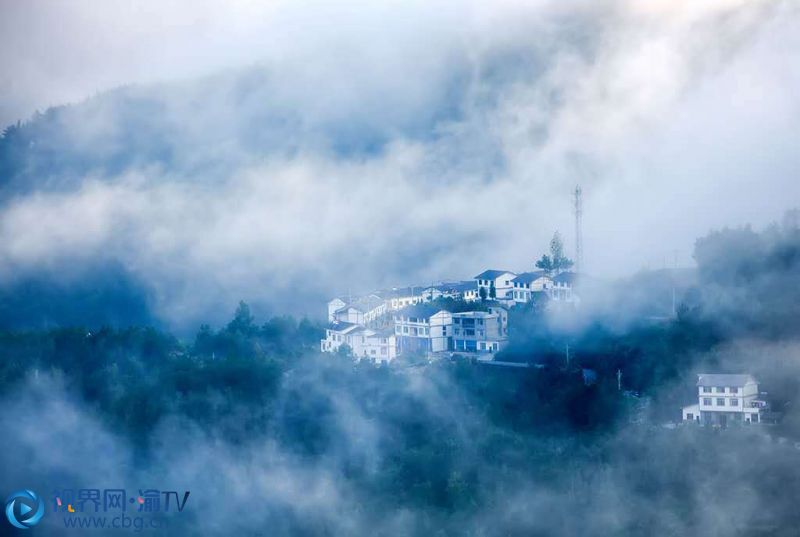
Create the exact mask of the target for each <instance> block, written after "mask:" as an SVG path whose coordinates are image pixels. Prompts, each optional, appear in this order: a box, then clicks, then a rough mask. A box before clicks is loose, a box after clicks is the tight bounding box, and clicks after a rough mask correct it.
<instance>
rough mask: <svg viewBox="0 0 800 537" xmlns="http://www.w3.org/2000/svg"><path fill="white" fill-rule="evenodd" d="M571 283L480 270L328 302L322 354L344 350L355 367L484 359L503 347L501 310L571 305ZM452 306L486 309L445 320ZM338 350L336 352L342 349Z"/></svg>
mask: <svg viewBox="0 0 800 537" xmlns="http://www.w3.org/2000/svg"><path fill="white" fill-rule="evenodd" d="M576 279H577V275H576V273H575V272H570V271H563V272H558V273H557V274H553V273H552V272H551V271H544V270H541V271H534V272H522V273H515V272H511V271H507V270H494V269H490V270H485V271H484V272H482V273H480V274H478V275H477V276H475V277H474V278H473V279H472V280H466V281H459V282H454V283H440V284H437V285H430V286H412V287H403V288H393V289H388V290H380V291H375V292H373V293H369V294H367V295H364V296H358V297H336V298H334V299H332V300H330V301H329V302H328V322H329V324H328V327H327V329H326V331H325V338H324V339H323V340H322V341H321V342H320V347H321V350H322V352H341V351H343V350H344V349H347V350H349V352H350V353H352V355H353V357H355V358H357V359H368V360H371V361H374V362H375V363H378V364H385V363H389V362H391V361H392V360H394V359H395V358H397V357H398V356H400V355H402V354H405V353H415V354H426V355H430V354H435V353H446V352H459V353H463V354H476V355H482V356H484V357H486V358H491V357H492V356H493V355H494V354H495V353H497V352H498V351H500V350H502V349H503V348H504V347H505V345H506V343H507V341H508V310H509V309H510V308H512V307H514V306H517V305H521V304H527V303H529V302H535V301H548V302H552V303H559V304H570V305H573V306H574V305H577V304H578V303H579V298H578V296H577V295H576V293H575V292H574V290H575V289H574V288H575V282H576ZM438 299H453V300H454V301H463V302H466V303H473V304H476V305H477V304H484V305H488V307H482V308H477V307H476V308H475V310H473V311H459V312H452V311H449V310H448V309H447V308H446V307H437V306H436V303H437V302H441V301H439V300H438ZM345 345H346V347H343V346H345Z"/></svg>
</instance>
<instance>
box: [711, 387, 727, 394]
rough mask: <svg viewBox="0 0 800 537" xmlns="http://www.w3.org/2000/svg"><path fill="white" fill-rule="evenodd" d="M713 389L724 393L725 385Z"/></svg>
mask: <svg viewBox="0 0 800 537" xmlns="http://www.w3.org/2000/svg"><path fill="white" fill-rule="evenodd" d="M714 389H715V390H716V391H717V393H725V387H724V386H717V387H716V388H714Z"/></svg>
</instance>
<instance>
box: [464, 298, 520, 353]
mask: <svg viewBox="0 0 800 537" xmlns="http://www.w3.org/2000/svg"><path fill="white" fill-rule="evenodd" d="M507 341H508V311H507V310H506V309H505V308H502V307H491V308H489V311H488V312H486V311H467V312H462V313H454V314H453V350H455V351H464V352H477V353H495V352H497V351H500V350H502V349H503V348H504V347H505V345H506V343H507Z"/></svg>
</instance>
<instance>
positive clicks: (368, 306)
mask: <svg viewBox="0 0 800 537" xmlns="http://www.w3.org/2000/svg"><path fill="white" fill-rule="evenodd" d="M336 300H337V299H334V300H332V301H331V302H329V303H328V312H329V317H330V309H331V305H332V304H333V305H335V304H336V302H335V301H336ZM386 311H387V305H386V302H385V301H384V300H382V299H381V298H379V297H378V296H377V295H367V296H363V297H359V298H357V299H355V300H353V301H351V302H350V303H349V304H345V305H344V306H342V307H340V308H339V309H337V310H336V311H334V313H333V320H334V321H342V322H346V323H354V324H361V325H366V324H370V323H372V322H374V321H376V320H378V318H380V317H381V316H382V315H385V314H386Z"/></svg>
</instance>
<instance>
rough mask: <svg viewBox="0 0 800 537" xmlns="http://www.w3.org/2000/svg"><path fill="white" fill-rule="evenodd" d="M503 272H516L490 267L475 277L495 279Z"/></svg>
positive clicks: (478, 278)
mask: <svg viewBox="0 0 800 537" xmlns="http://www.w3.org/2000/svg"><path fill="white" fill-rule="evenodd" d="M503 274H514V273H513V272H511V271H510V270H496V269H489V270H484V271H483V272H481V273H480V274H478V275H477V276H475V279H476V280H494V279H495V278H498V277H500V276H502V275H503Z"/></svg>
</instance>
